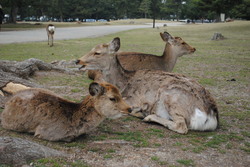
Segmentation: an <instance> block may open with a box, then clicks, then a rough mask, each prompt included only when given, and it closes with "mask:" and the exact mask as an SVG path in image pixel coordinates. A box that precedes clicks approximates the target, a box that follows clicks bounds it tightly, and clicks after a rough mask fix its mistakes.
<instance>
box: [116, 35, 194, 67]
mask: <svg viewBox="0 0 250 167" xmlns="http://www.w3.org/2000/svg"><path fill="white" fill-rule="evenodd" d="M160 36H161V38H162V40H163V41H164V42H166V45H165V49H164V51H163V55H162V56H157V55H152V54H146V53H138V52H119V53H117V58H118V60H119V62H120V64H121V66H122V67H123V68H124V69H126V70H128V71H136V70H143V69H151V70H162V71H167V72H172V71H173V69H174V66H175V64H176V62H177V59H178V58H179V57H181V56H183V55H185V54H191V53H194V52H195V50H196V49H195V48H193V47H192V46H190V45H188V44H187V43H186V42H185V41H184V40H183V39H182V38H180V37H172V36H171V35H170V34H169V33H168V32H164V33H160Z"/></svg>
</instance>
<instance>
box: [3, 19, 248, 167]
mask: <svg viewBox="0 0 250 167" xmlns="http://www.w3.org/2000/svg"><path fill="white" fill-rule="evenodd" d="M249 27H250V22H249V21H235V22H229V23H215V24H198V25H197V24H190V25H186V26H178V27H160V28H155V29H152V28H148V29H137V30H130V31H124V32H120V33H116V34H112V35H107V36H103V37H98V38H85V39H77V40H61V41H57V40H56V35H55V46H54V47H49V46H48V45H47V43H46V42H32V43H20V44H2V45H0V59H1V60H15V61H22V60H25V59H28V58H38V59H41V60H43V61H46V62H52V61H55V60H75V59H77V58H79V57H81V56H82V55H84V54H86V53H87V52H88V51H89V50H90V49H91V48H92V47H94V46H95V45H97V44H99V43H106V42H109V41H111V40H112V39H113V38H114V37H120V38H121V49H120V50H121V51H137V52H145V53H150V54H156V55H161V54H162V52H163V49H164V48H163V47H164V46H165V44H164V42H163V41H162V39H161V38H160V35H159V33H160V32H163V31H168V32H169V33H170V34H172V35H173V36H179V37H182V38H183V39H184V41H186V42H187V43H188V44H190V45H191V46H193V47H195V48H196V52H195V53H194V54H192V55H185V56H183V57H181V58H179V59H178V61H177V65H176V66H175V69H174V72H177V73H182V74H185V75H187V76H189V77H192V78H194V79H196V80H197V81H198V82H199V83H200V84H202V85H203V86H204V87H206V88H207V89H208V90H209V91H210V92H211V93H212V95H213V96H214V97H215V99H216V101H217V104H218V108H219V113H220V129H218V130H217V131H215V132H189V134H188V135H179V134H176V133H174V132H172V131H169V130H167V129H165V128H164V127H162V126H159V125H155V124H148V123H141V120H139V119H137V118H132V117H124V118H121V119H118V120H107V121H105V122H104V123H103V124H102V125H100V126H99V127H98V129H97V130H96V131H94V132H93V133H91V134H89V135H87V136H84V137H82V138H79V139H77V140H76V141H75V142H73V143H60V142H59V143H49V144H48V145H49V146H51V147H53V148H57V149H59V150H65V148H66V150H67V151H69V152H74V151H75V150H81V151H82V152H84V153H88V154H92V153H93V154H95V155H96V154H98V155H99V158H100V157H101V159H99V160H100V161H105V160H106V161H107V160H114V161H119V160H120V159H122V158H123V157H120V156H116V153H117V152H119V150H120V148H119V146H116V145H112V146H108V147H106V146H99V145H96V144H93V143H91V142H92V141H105V140H125V141H128V142H131V143H132V146H131V147H133V148H134V149H135V150H136V149H140V148H160V147H166V148H168V151H170V152H171V149H173V148H174V149H177V150H178V155H179V156H178V157H175V156H173V157H172V160H169V159H170V158H169V159H168V160H167V159H164V157H161V156H160V155H158V154H157V155H154V156H151V157H150V158H149V161H150V162H151V163H152V164H153V165H155V166H157V165H159V166H164V165H168V166H171V165H172V166H179V165H182V166H200V165H201V164H200V163H202V160H201V159H200V158H199V157H198V156H192V157H189V158H186V156H187V155H189V154H192V155H193V154H194V155H204V156H210V154H211V153H213V154H216V155H218V156H222V157H224V158H225V157H227V158H228V159H230V156H231V155H232V154H234V153H236V154H234V156H235V157H237V156H241V157H247V155H249V152H250V142H249V138H250V35H249V34H250V29H249ZM216 32H219V33H221V34H222V35H223V36H224V37H225V39H224V40H219V41H212V40H211V38H212V36H213V34H214V33H216ZM33 79H34V80H35V81H37V83H39V84H41V85H44V86H48V88H49V89H51V90H53V91H55V92H57V93H59V94H61V95H63V96H64V97H66V98H69V99H71V100H74V101H79V99H80V97H77V96H75V94H76V92H77V91H82V90H83V88H82V87H84V89H87V86H88V83H90V82H91V81H90V80H88V79H87V77H86V75H84V76H83V77H82V76H78V75H77V76H68V75H62V74H61V75H56V76H55V74H53V75H51V76H49V75H46V76H35V77H34V78H33ZM78 82H79V83H81V84H78ZM57 85H59V86H61V87H62V89H60V87H59V88H58V87H57V88H56V89H55V87H53V86H57ZM50 86H51V87H50ZM65 87H66V88H67V89H68V88H69V90H68V92H67V95H64V94H65ZM82 97H83V96H82ZM82 97H81V98H82ZM125 125H127V126H128V127H135V128H127V127H126V126H125ZM0 135H11V136H18V137H24V138H28V139H31V140H34V141H36V142H39V143H42V144H43V143H45V141H41V140H38V139H34V138H33V137H32V136H31V135H28V134H27V135H26V134H21V133H15V132H7V131H6V130H4V129H1V128H0ZM166 139H167V140H166ZM46 143H48V142H46ZM46 145H47V144H46ZM144 151H145V150H144ZM175 151H176V150H175ZM142 152H143V151H142ZM131 153H132V152H131ZM79 154H80V153H79ZM81 156H84V155H81ZM142 158H143V155H142ZM228 159H225V160H227V161H228ZM243 159H244V158H243ZM62 161H63V162H62ZM86 161H87V160H86ZM77 162H78V163H79V164H80V165H83V166H84V165H86V166H88V165H87V164H86V162H82V161H75V160H74V161H72V160H67V162H65V161H64V160H62V159H58V160H56V163H59V164H65V163H66V164H69V165H73V164H75V163H77ZM246 162H247V160H245V164H246ZM35 163H37V164H39V165H41V164H42V165H44V164H50V165H51V163H54V160H50V159H49V160H46V159H45V160H40V161H36V162H35ZM227 163H229V165H230V164H231V165H232V166H234V165H235V163H236V164H237V162H233V161H229V162H227ZM239 163H240V162H239ZM241 163H244V162H241ZM202 166H208V164H202Z"/></svg>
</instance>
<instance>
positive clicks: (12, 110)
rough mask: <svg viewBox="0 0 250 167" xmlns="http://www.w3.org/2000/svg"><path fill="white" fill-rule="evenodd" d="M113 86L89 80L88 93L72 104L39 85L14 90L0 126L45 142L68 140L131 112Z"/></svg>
mask: <svg viewBox="0 0 250 167" xmlns="http://www.w3.org/2000/svg"><path fill="white" fill-rule="evenodd" d="M131 111H132V109H131V107H130V106H129V105H128V104H127V103H126V102H125V101H124V100H123V99H122V96H121V94H120V92H119V90H118V88H117V87H115V86H113V85H112V84H109V83H106V82H92V83H91V84H90V85H89V95H88V96H86V97H85V98H84V99H83V101H82V102H80V103H75V102H72V101H69V100H67V99H64V98H62V97H60V96H57V95H56V94H54V93H53V92H51V91H49V90H45V89H40V88H30V89H26V90H22V91H18V92H17V93H16V94H14V95H13V96H12V97H11V98H10V99H9V100H8V101H7V102H6V104H5V108H4V110H3V112H2V114H1V124H2V127H3V128H5V129H8V130H13V131H18V132H27V133H32V134H34V136H35V137H38V138H41V139H44V140H48V141H66V142H70V141H72V140H73V139H75V138H76V137H78V136H80V135H82V134H87V133H89V132H91V131H92V130H93V129H94V128H96V127H97V126H98V125H99V124H100V123H101V122H102V121H103V120H105V118H110V119H116V118H119V117H121V116H122V115H124V114H128V113H129V112H131Z"/></svg>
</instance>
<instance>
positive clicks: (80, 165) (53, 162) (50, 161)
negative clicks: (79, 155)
mask: <svg viewBox="0 0 250 167" xmlns="http://www.w3.org/2000/svg"><path fill="white" fill-rule="evenodd" d="M32 163H33V166H36V167H44V166H53V167H61V166H72V167H89V165H88V164H87V163H86V162H84V161H82V160H77V161H75V162H67V161H66V160H65V159H63V158H43V159H39V160H35V161H32Z"/></svg>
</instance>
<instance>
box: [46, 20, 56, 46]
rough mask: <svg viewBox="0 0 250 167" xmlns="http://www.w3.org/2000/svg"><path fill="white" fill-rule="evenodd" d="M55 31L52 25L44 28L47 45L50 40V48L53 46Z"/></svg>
mask: <svg viewBox="0 0 250 167" xmlns="http://www.w3.org/2000/svg"><path fill="white" fill-rule="evenodd" d="M55 29H56V27H55V26H54V25H53V24H49V25H47V27H46V31H47V35H48V45H49V43H50V40H51V44H50V46H53V45H54V44H53V42H54V34H55Z"/></svg>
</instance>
